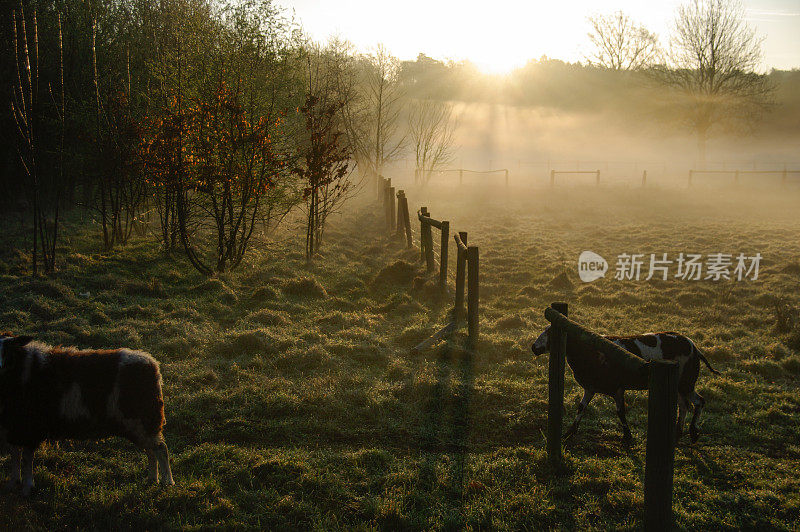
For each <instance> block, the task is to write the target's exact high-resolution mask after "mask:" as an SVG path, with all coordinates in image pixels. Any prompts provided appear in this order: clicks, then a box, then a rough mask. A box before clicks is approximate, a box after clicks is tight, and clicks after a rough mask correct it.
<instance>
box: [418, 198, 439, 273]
mask: <svg viewBox="0 0 800 532" xmlns="http://www.w3.org/2000/svg"><path fill="white" fill-rule="evenodd" d="M421 214H422V216H427V217H428V218H430V216H431V215H430V213H428V208H427V207H422V209H421ZM419 234H420V241H421V243H422V245H421V246H420V249H421V250H422V259H423V260H424V261H425V264H426V266H427V270H428V271H429V272H432V271H434V270H435V269H436V264H435V261H434V258H433V233H432V230H431V224H429V223H427V222H425V221H424V220H420V226H419Z"/></svg>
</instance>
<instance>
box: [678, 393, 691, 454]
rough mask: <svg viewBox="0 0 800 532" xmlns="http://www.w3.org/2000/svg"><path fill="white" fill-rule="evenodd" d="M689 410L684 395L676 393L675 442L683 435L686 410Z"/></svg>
mask: <svg viewBox="0 0 800 532" xmlns="http://www.w3.org/2000/svg"><path fill="white" fill-rule="evenodd" d="M688 410H689V405H688V403H687V402H686V397H684V396H683V395H680V394H678V423H677V424H676V425H675V443H678V440H680V439H681V436H682V435H683V424H684V423H685V421H686V412H687V411H688Z"/></svg>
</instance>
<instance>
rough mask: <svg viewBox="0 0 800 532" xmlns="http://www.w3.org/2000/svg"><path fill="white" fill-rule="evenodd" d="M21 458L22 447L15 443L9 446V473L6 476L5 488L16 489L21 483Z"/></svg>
mask: <svg viewBox="0 0 800 532" xmlns="http://www.w3.org/2000/svg"><path fill="white" fill-rule="evenodd" d="M21 460H22V447H17V446H16V445H14V446H12V447H11V475H10V476H9V477H8V482H7V483H6V488H8V489H10V490H13V489H17V488H18V487H19V486H20V484H22V469H21V468H20V465H21V464H20V461H21Z"/></svg>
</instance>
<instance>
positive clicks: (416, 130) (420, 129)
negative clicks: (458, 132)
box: [408, 100, 456, 184]
mask: <svg viewBox="0 0 800 532" xmlns="http://www.w3.org/2000/svg"><path fill="white" fill-rule="evenodd" d="M455 129H456V122H455V120H454V118H453V108H452V107H451V106H450V105H449V104H447V103H445V102H440V101H437V100H416V101H414V103H412V104H411V109H410V111H409V115H408V136H409V140H410V142H411V145H412V147H413V149H414V157H415V162H416V169H415V171H416V175H417V176H419V178H420V180H421V182H422V184H426V183H427V182H428V181H430V178H431V175H432V174H433V173H434V172H435V171H436V170H440V169H442V167H444V166H445V165H447V164H448V163H450V162H451V161H452V159H453V134H454V133H455Z"/></svg>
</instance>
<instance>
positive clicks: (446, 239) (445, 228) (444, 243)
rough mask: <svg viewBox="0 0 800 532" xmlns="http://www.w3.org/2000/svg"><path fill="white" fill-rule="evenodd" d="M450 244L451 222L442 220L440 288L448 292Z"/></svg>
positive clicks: (443, 291)
mask: <svg viewBox="0 0 800 532" xmlns="http://www.w3.org/2000/svg"><path fill="white" fill-rule="evenodd" d="M449 245H450V222H448V221H446V220H444V221H442V240H441V248H440V249H439V290H441V292H442V293H445V292H447V266H448V260H447V259H448V249H449Z"/></svg>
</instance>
